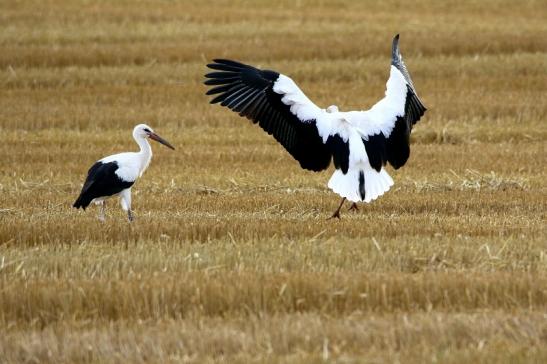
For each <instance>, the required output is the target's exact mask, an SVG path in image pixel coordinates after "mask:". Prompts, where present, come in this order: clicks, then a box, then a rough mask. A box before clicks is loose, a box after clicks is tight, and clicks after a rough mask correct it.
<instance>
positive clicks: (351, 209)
mask: <svg viewBox="0 0 547 364" xmlns="http://www.w3.org/2000/svg"><path fill="white" fill-rule="evenodd" d="M348 211H355V212H357V211H359V207H358V206H357V202H354V203H352V204H351V206H350V207H349V209H348Z"/></svg>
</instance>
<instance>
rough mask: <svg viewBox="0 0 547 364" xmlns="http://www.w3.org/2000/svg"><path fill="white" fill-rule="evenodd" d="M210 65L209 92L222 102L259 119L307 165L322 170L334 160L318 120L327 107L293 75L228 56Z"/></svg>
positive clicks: (305, 167) (246, 115)
mask: <svg viewBox="0 0 547 364" xmlns="http://www.w3.org/2000/svg"><path fill="white" fill-rule="evenodd" d="M207 67H209V68H211V69H213V70H215V72H211V73H208V74H206V75H205V77H206V78H207V80H206V81H205V84H206V85H209V86H214V87H212V88H211V89H210V90H209V91H207V95H217V96H216V97H215V98H214V99H213V100H211V103H212V104H215V103H219V102H220V105H221V106H226V107H228V108H230V109H231V110H233V111H235V112H237V113H239V115H240V116H245V117H247V118H248V119H250V120H252V121H253V123H258V125H260V127H261V128H262V129H264V130H265V131H266V132H267V133H268V134H271V135H273V136H274V138H275V139H276V140H277V141H278V142H279V143H280V144H281V145H283V146H284V147H285V149H286V150H287V151H288V152H289V153H290V154H291V155H292V156H293V157H294V159H296V160H297V161H298V162H300V165H301V166H302V168H304V169H309V170H312V171H321V170H324V169H326V168H327V167H328V166H329V164H330V161H331V157H332V152H331V148H329V145H328V144H329V142H332V140H331V141H327V144H324V143H323V140H322V138H321V136H320V135H319V132H318V130H317V126H316V120H317V118H318V117H319V116H320V114H321V113H323V112H324V110H322V109H320V108H319V107H317V106H316V105H315V104H314V103H313V102H311V101H310V99H308V98H307V97H306V95H304V93H303V92H302V91H301V90H300V89H299V88H298V86H297V85H296V84H295V83H294V81H293V80H291V79H290V78H289V77H287V76H284V75H282V74H279V73H278V72H275V71H270V70H260V69H258V68H255V67H253V66H249V65H246V64H243V63H239V62H235V61H230V60H226V59H215V60H214V63H211V64H208V65H207Z"/></svg>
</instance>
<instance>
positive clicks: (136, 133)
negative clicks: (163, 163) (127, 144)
mask: <svg viewBox="0 0 547 364" xmlns="http://www.w3.org/2000/svg"><path fill="white" fill-rule="evenodd" d="M133 137H134V138H135V139H137V138H142V139H146V138H150V139H152V140H155V141H157V142H159V143H161V144H163V145H165V146H166V147H168V148H171V149H173V150H175V147H173V146H172V145H171V144H170V143H169V142H168V141H167V140H165V139H163V138H162V137H160V136H159V135H158V134H156V133H154V130H152V128H151V127H149V126H148V125H146V124H139V125H137V126H136V127H135V129H133Z"/></svg>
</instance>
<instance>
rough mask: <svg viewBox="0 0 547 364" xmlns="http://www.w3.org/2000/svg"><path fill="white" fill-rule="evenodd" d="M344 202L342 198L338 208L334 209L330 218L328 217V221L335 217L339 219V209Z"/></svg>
mask: <svg viewBox="0 0 547 364" xmlns="http://www.w3.org/2000/svg"><path fill="white" fill-rule="evenodd" d="M345 201H346V198H345V197H343V198H342V201H340V206H338V208H337V209H336V211H334V214H332V216H331V217H329V218H328V219H327V220H330V219H334V218H335V217H336V218H338V219H340V209H341V208H342V205H344V202H345Z"/></svg>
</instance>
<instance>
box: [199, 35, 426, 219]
mask: <svg viewBox="0 0 547 364" xmlns="http://www.w3.org/2000/svg"><path fill="white" fill-rule="evenodd" d="M207 67H209V68H211V69H213V70H215V72H211V73H208V74H206V75H205V77H206V78H207V80H206V81H205V84H206V85H209V86H214V87H213V88H211V89H210V90H208V91H207V95H217V94H218V95H217V96H216V97H215V98H214V99H213V100H211V104H215V103H219V102H220V105H221V106H226V107H228V108H230V109H231V110H232V111H234V112H237V113H239V115H240V116H245V117H246V118H248V119H250V120H252V121H253V123H258V125H260V127H261V128H262V129H264V130H265V131H266V132H267V133H268V134H271V135H273V137H274V138H275V139H276V140H277V141H278V142H279V143H280V144H282V145H283V147H285V149H286V150H287V151H288V152H289V153H290V154H291V155H292V156H293V157H294V159H296V160H297V161H298V162H300V166H301V167H302V168H304V169H307V170H311V171H315V172H318V171H322V170H325V169H326V168H327V167H328V166H329V165H330V162H331V159H332V160H333V161H334V166H335V168H336V170H335V172H334V174H333V175H332V177H331V178H330V180H329V183H328V187H329V188H330V189H331V190H333V191H334V192H335V193H337V194H339V195H340V196H341V197H342V201H341V202H340V205H339V207H338V209H337V210H336V211H335V212H334V214H333V215H332V216H331V218H334V217H337V218H340V209H341V208H342V205H343V204H344V201H345V200H346V199H347V200H350V201H352V202H353V204H352V206H351V207H350V209H355V210H357V204H356V203H357V202H361V201H364V202H367V203H369V202H371V201H372V200H374V199H376V198H378V197H379V196H381V195H383V194H384V193H385V192H387V191H388V190H389V188H390V187H391V186H392V185H393V180H392V179H391V177H390V176H389V174H388V173H387V172H386V170H385V169H384V167H385V165H386V163H388V162H389V164H391V165H392V166H393V168H395V169H398V168H400V167H402V166H403V165H404V164H405V163H406V161H407V160H408V157H409V155H410V147H409V138H410V132H411V130H412V126H413V125H414V124H415V123H416V122H417V121H418V120H420V118H421V117H422V115H423V114H424V113H425V111H426V108H425V107H424V106H423V104H422V102H421V101H420V99H419V98H418V95H417V93H416V89H415V88H414V85H413V83H412V80H411V78H410V74H409V73H408V70H407V68H406V66H405V64H404V62H403V58H402V56H401V53H400V52H399V35H398V34H397V35H396V36H395V38H394V39H393V44H392V59H391V71H390V75H389V79H388V81H387V84H386V92H385V97H384V98H383V99H382V100H380V101H379V102H377V103H376V104H375V105H374V106H372V108H370V109H369V110H366V111H349V112H341V111H338V108H337V107H336V106H334V105H333V106H329V107H328V108H327V109H321V108H319V107H318V106H317V105H315V104H314V103H313V102H312V101H311V100H310V99H308V97H307V96H306V95H305V94H304V93H303V92H302V91H301V90H300V89H299V88H298V86H297V85H296V83H295V82H294V81H293V80H292V79H290V78H289V77H287V76H285V75H283V74H280V73H278V72H275V71H271V70H260V69H258V68H255V67H253V66H249V65H246V64H243V63H239V62H235V61H231V60H227V59H215V60H214V63H211V64H208V65H207Z"/></svg>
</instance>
